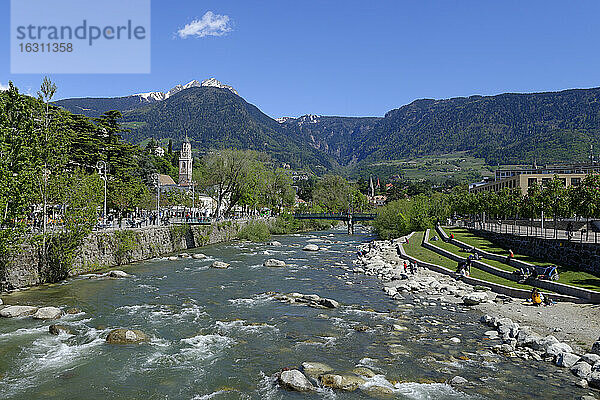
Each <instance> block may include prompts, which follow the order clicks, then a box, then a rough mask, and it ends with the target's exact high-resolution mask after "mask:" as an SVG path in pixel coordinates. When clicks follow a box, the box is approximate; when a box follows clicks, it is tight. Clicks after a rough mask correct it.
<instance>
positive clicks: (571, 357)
mask: <svg viewBox="0 0 600 400" xmlns="http://www.w3.org/2000/svg"><path fill="white" fill-rule="evenodd" d="M580 358H581V357H579V356H578V355H575V354H573V353H560V354H559V355H558V356H557V357H556V363H555V364H556V365H557V366H559V367H563V368H571V367H572V366H573V365H575V363H577V361H579V359H580Z"/></svg>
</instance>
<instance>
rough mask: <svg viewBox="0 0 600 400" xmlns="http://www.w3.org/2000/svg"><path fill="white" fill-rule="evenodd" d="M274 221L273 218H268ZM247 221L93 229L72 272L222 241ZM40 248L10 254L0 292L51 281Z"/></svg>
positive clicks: (233, 235) (51, 274)
mask: <svg viewBox="0 0 600 400" xmlns="http://www.w3.org/2000/svg"><path fill="white" fill-rule="evenodd" d="M266 222H267V223H271V222H272V220H266ZM247 223H248V221H245V220H240V221H223V222H218V223H213V224H212V225H193V226H188V225H177V226H175V225H174V226H161V227H146V228H139V229H128V230H118V231H106V232H93V233H92V234H90V235H89V236H88V237H86V238H85V239H84V242H83V244H82V245H81V247H80V248H79V250H77V251H76V256H75V258H74V260H73V263H72V265H71V268H70V272H69V274H70V275H71V276H73V275H80V274H84V273H89V272H93V271H97V270H100V269H105V268H114V267H116V266H119V265H124V264H129V263H132V262H136V261H142V260H148V259H151V258H154V257H159V256H162V255H165V254H170V253H174V252H178V251H181V250H186V249H191V248H195V247H200V246H205V245H209V244H215V243H222V242H226V241H230V240H233V239H235V238H236V237H237V234H238V233H239V231H240V229H241V228H242V227H243V226H244V225H245V224H247ZM41 264H42V263H40V249H39V248H38V247H24V248H22V249H21V251H18V252H15V253H14V254H11V255H9V262H8V265H7V267H5V268H4V269H0V292H2V291H10V290H15V289H21V288H25V287H28V286H34V285H39V284H43V283H50V282H53V281H54V280H55V276H56V273H54V271H52V267H42V266H41Z"/></svg>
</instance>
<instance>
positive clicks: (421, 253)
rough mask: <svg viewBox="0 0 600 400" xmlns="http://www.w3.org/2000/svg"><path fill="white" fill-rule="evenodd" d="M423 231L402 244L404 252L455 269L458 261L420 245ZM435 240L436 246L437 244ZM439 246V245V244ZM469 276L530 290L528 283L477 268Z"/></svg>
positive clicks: (472, 269)
mask: <svg viewBox="0 0 600 400" xmlns="http://www.w3.org/2000/svg"><path fill="white" fill-rule="evenodd" d="M424 234H425V232H416V233H415V234H414V235H413V236H412V237H411V238H410V243H409V244H408V245H406V244H405V245H403V246H404V250H405V251H406V254H408V255H409V256H412V257H415V258H416V259H419V260H421V261H425V262H429V263H432V264H437V265H440V266H442V267H445V268H448V269H449V270H452V271H456V268H457V267H458V263H457V262H456V261H452V260H450V259H449V258H446V257H444V256H441V255H439V254H437V253H436V252H434V251H431V250H428V249H426V248H424V247H422V246H421V241H422V240H423V235H424ZM437 243H439V242H436V246H437ZM440 247H441V246H440ZM471 277H472V278H476V279H481V280H483V281H488V282H491V283H497V284H500V285H504V286H509V287H514V288H517V289H525V290H531V289H532V287H531V286H528V285H521V284H519V283H517V282H513V281H509V280H507V279H504V278H500V277H498V276H496V275H493V274H490V273H487V272H485V271H481V270H479V269H477V268H474V267H472V268H471Z"/></svg>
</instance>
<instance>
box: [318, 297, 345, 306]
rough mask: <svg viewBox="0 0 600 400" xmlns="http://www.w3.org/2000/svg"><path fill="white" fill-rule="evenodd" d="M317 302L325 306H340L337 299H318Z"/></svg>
mask: <svg viewBox="0 0 600 400" xmlns="http://www.w3.org/2000/svg"><path fill="white" fill-rule="evenodd" d="M317 303H318V304H319V305H321V306H323V307H326V308H338V307H339V306H340V303H338V302H337V301H335V300H333V299H326V298H321V299H319V300H318V301H317Z"/></svg>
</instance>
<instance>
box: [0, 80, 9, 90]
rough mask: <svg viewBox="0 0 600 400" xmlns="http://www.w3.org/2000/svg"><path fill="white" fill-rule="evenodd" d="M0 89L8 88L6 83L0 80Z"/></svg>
mask: <svg viewBox="0 0 600 400" xmlns="http://www.w3.org/2000/svg"><path fill="white" fill-rule="evenodd" d="M1 90H8V85H4V84H3V83H2V82H0V91H1Z"/></svg>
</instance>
